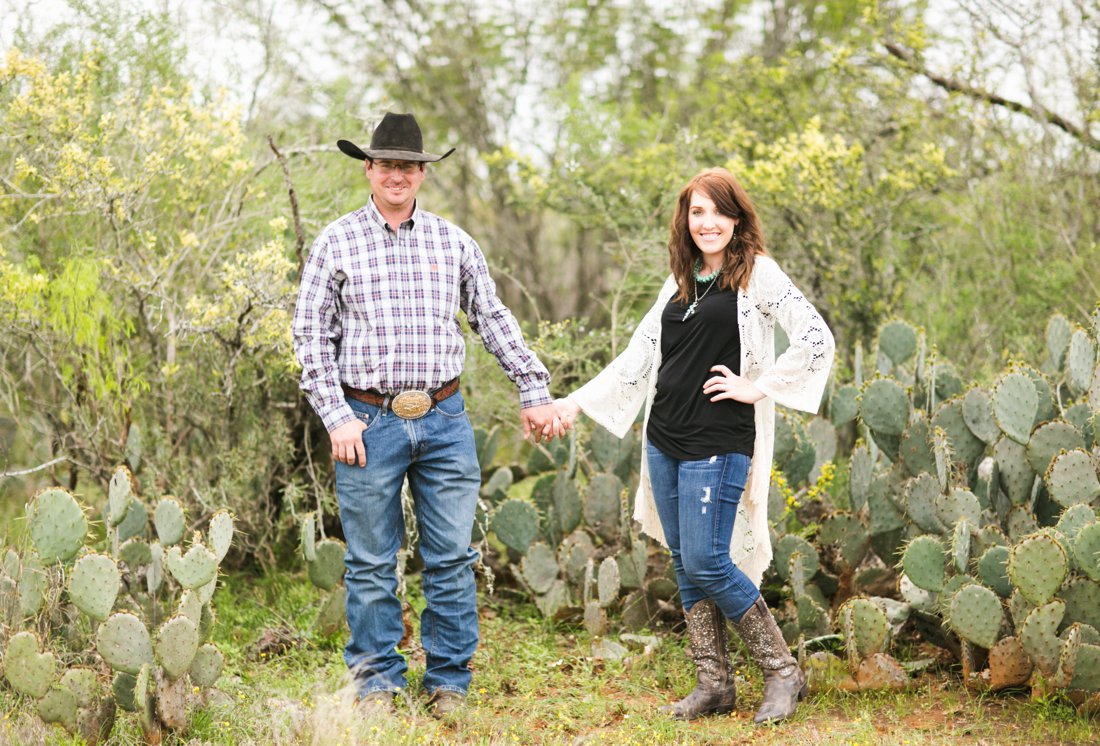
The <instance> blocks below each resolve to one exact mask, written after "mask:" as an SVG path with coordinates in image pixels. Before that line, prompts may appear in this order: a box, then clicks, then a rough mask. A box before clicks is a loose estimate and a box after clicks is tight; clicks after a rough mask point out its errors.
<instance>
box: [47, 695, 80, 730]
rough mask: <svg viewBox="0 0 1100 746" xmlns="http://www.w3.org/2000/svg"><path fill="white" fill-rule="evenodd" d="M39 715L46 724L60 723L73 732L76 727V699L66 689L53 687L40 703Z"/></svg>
mask: <svg viewBox="0 0 1100 746" xmlns="http://www.w3.org/2000/svg"><path fill="white" fill-rule="evenodd" d="M38 715H39V717H41V718H42V721H43V722H45V723H58V724H60V725H63V726H65V728H67V729H68V730H72V729H74V728H75V727H76V697H75V696H74V695H73V693H72V692H70V691H69V690H68V689H65V688H64V687H60V686H52V687H50V689H49V691H48V692H46V695H45V696H44V697H42V699H40V700H39V701H38Z"/></svg>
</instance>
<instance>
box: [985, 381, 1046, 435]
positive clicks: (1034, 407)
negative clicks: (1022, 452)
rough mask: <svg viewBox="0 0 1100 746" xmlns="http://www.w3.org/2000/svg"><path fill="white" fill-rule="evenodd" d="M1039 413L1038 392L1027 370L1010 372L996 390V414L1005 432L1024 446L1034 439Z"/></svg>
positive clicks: (994, 395)
mask: <svg viewBox="0 0 1100 746" xmlns="http://www.w3.org/2000/svg"><path fill="white" fill-rule="evenodd" d="M1038 412H1039V394H1038V392H1037V391H1036V390H1035V384H1034V383H1032V381H1031V378H1030V377H1029V376H1028V375H1027V374H1026V373H1020V372H1012V373H1008V374H1006V375H1004V376H1002V377H1001V378H1000V380H998V381H997V384H996V386H995V387H994V389H993V417H994V419H996V421H997V426H998V427H1000V428H1001V430H1002V431H1003V432H1004V434H1005V435H1007V436H1008V437H1010V438H1012V439H1013V440H1014V441H1016V442H1017V443H1020V444H1021V445H1027V442H1028V440H1030V439H1031V427H1032V425H1034V424H1035V417H1036V415H1037V414H1038Z"/></svg>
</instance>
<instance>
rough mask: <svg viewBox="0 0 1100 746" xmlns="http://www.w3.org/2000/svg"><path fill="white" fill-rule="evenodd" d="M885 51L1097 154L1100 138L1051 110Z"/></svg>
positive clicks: (902, 52)
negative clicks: (1055, 129) (1049, 127)
mask: <svg viewBox="0 0 1100 746" xmlns="http://www.w3.org/2000/svg"><path fill="white" fill-rule="evenodd" d="M883 44H884V46H885V47H886V51H887V52H889V53H890V55H891V56H893V57H896V58H897V59H899V60H901V61H902V62H904V63H905V65H906V67H908V68H909V69H910V70H912V71H913V72H915V73H917V74H919V75H923V76H924V77H926V78H928V79H929V80H930V81H932V82H933V83H935V84H936V85H938V86H939V87H940V88H943V89H944V90H946V91H950V92H951V93H961V94H963V95H964V96H968V97H970V98H972V99H975V100H977V101H984V102H986V103H988V104H993V105H994V106H1002V107H1004V108H1006V109H1009V110H1010V111H1014V112H1017V113H1019V114H1024V115H1025V116H1028V117H1030V118H1031V119H1034V120H1035V121H1036V122H1041V123H1046V124H1051V125H1053V126H1055V127H1057V128H1058V129H1060V130H1062V131H1063V132H1065V133H1066V134H1068V135H1070V136H1071V137H1073V138H1074V139H1076V140H1078V141H1080V142H1081V143H1082V144H1084V145H1086V146H1088V147H1090V148H1092V149H1093V150H1097V151H1100V139H1097V138H1095V137H1093V136H1092V134H1091V133H1090V132H1089V131H1088V130H1086V129H1085V128H1084V127H1081V126H1079V125H1076V124H1074V123H1073V122H1070V121H1069V120H1068V119H1066V118H1065V117H1063V116H1061V115H1059V114H1055V113H1054V112H1052V111H1047V110H1046V109H1044V108H1042V107H1038V106H1028V105H1027V104H1023V103H1020V102H1019V101H1013V100H1012V99H1009V98H1005V97H1004V96H1001V95H999V94H996V93H993V92H992V91H987V90H985V89H984V88H980V87H978V86H973V85H970V84H969V83H965V82H963V81H961V80H956V79H955V78H948V77H945V76H943V75H937V74H936V73H933V72H932V71H930V70H928V69H927V68H925V67H924V66H923V65H922V64H921V63H920V62H918V61H917V58H916V55H914V54H913V52H911V51H910V50H908V49H904V48H903V47H901V46H900V45H899V44H895V43H893V42H884V43H883Z"/></svg>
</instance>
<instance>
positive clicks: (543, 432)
mask: <svg viewBox="0 0 1100 746" xmlns="http://www.w3.org/2000/svg"><path fill="white" fill-rule="evenodd" d="M519 418H520V422H521V423H522V426H523V439H524V440H528V439H532V440H534V441H535V442H536V443H539V442H541V441H542V439H543V438H546V440H547V441H551V440H553V439H554V438H560V437H562V436H563V435H565V431H566V430H568V429H569V428H567V427H566V426H565V425H563V424H562V421H561V419H559V418H558V410H557V407H556V406H555V405H554V404H540V405H539V406H537V407H527V408H526V409H521V410H520V412H519Z"/></svg>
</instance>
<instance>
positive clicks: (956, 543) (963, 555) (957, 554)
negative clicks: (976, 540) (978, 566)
mask: <svg viewBox="0 0 1100 746" xmlns="http://www.w3.org/2000/svg"><path fill="white" fill-rule="evenodd" d="M970 538H971V528H970V523H969V522H967V520H966V519H965V518H960V519H959V520H958V522H957V523H956V524H955V528H954V529H952V531H951V559H952V560H954V562H955V570H956V571H957V572H966V571H967V570H968V569H970Z"/></svg>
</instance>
